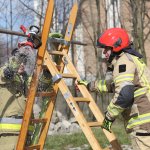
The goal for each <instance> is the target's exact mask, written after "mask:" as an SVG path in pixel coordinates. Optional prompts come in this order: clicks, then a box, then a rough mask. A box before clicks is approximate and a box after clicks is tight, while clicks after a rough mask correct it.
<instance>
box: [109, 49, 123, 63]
mask: <svg viewBox="0 0 150 150" xmlns="http://www.w3.org/2000/svg"><path fill="white" fill-rule="evenodd" d="M122 52H123V51H120V52H113V51H112V52H111V54H110V56H109V59H108V63H111V62H112V60H113V59H114V57H116V56H119V55H120V54H121V53H122Z"/></svg>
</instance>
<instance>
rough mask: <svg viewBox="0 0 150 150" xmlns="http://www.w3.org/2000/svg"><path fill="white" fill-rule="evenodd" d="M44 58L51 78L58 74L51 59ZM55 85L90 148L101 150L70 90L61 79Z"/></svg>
mask: <svg viewBox="0 0 150 150" xmlns="http://www.w3.org/2000/svg"><path fill="white" fill-rule="evenodd" d="M45 55H46V57H47V58H48V53H47V52H46V53H45ZM46 57H45V64H47V67H48V69H49V70H50V72H51V74H52V76H54V75H55V74H58V73H59V72H58V70H57V68H56V66H55V64H54V63H53V61H52V60H51V59H47V58H46ZM57 85H58V87H59V90H60V91H61V93H62V95H63V96H64V98H65V100H66V102H67V104H68V106H69V108H70V109H71V110H72V113H73V114H74V116H75V118H76V120H77V121H78V123H79V124H80V127H81V128H82V131H83V132H84V133H85V136H86V138H87V139H88V141H89V143H90V145H91V146H92V148H93V149H94V150H102V148H101V147H100V145H99V143H98V141H97V139H96V138H95V136H94V134H93V132H92V130H91V128H90V127H89V126H88V124H87V121H86V120H85V118H84V116H83V114H82V112H81V111H80V109H79V107H78V105H77V104H76V103H75V101H74V100H73V96H72V94H71V93H70V90H69V89H68V87H67V86H66V84H65V81H64V80H63V79H61V80H60V81H59V82H58V83H57ZM62 87H63V88H62ZM80 120H82V122H81V121H80ZM87 131H88V132H87Z"/></svg>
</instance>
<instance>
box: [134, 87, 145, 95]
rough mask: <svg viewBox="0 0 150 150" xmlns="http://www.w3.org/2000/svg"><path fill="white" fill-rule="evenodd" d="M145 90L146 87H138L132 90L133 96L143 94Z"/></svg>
mask: <svg viewBox="0 0 150 150" xmlns="http://www.w3.org/2000/svg"><path fill="white" fill-rule="evenodd" d="M146 92H147V88H140V89H138V90H136V91H135V92H134V97H137V96H140V95H143V94H145V93H146Z"/></svg>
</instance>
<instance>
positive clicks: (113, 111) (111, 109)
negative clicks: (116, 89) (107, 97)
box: [107, 102, 124, 117]
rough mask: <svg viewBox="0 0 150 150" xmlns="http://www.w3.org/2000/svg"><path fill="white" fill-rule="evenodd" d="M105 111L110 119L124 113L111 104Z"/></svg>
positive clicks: (122, 109) (121, 109)
mask: <svg viewBox="0 0 150 150" xmlns="http://www.w3.org/2000/svg"><path fill="white" fill-rule="evenodd" d="M107 110H108V112H109V113H110V114H111V115H112V117H116V116H118V115H119V114H120V113H122V112H123V111H124V108H121V107H119V106H117V105H115V104H113V103H112V102H110V104H109V105H108V107H107Z"/></svg>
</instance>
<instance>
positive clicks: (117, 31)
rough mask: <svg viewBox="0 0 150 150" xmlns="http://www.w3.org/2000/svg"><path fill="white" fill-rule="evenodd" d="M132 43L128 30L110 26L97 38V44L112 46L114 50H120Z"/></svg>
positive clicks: (99, 45)
mask: <svg viewBox="0 0 150 150" xmlns="http://www.w3.org/2000/svg"><path fill="white" fill-rule="evenodd" d="M129 44H130V41H129V36H128V34H127V32H126V31H125V30H124V29H122V28H110V29H108V30H106V31H105V32H104V33H103V34H102V35H101V36H100V37H99V38H98V40H97V46H98V47H101V48H105V47H106V46H109V47H112V48H113V52H119V51H121V50H122V49H123V48H126V47H128V46H129Z"/></svg>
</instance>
